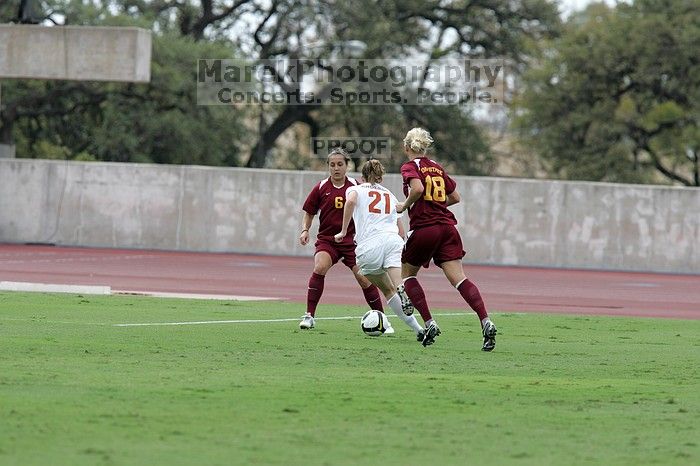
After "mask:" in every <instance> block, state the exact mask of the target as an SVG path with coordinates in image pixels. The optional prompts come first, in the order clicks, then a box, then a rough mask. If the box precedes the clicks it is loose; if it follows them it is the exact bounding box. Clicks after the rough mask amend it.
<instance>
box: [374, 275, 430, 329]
mask: <svg viewBox="0 0 700 466" xmlns="http://www.w3.org/2000/svg"><path fill="white" fill-rule="evenodd" d="M384 275H385V277H386V279H385V282H386V284H387V285H388V286H387V287H386V288H381V287H380V288H381V289H382V292H383V293H384V296H385V297H386V302H387V304H388V305H389V307H390V308H391V310H392V311H394V314H396V316H397V317H398V318H399V319H401V320H403V321H404V323H405V324H406V325H408V326H409V327H410V328H411V329H412V330H413V331H414V332H416V336H418V337H420V340H419V341H423V336H424V335H423V334H424V331H423V327H421V326H420V324H419V323H418V321H417V320H416V317H415V316H414V315H406V313H405V312H404V304H403V301H402V299H401V296H400V295H399V293H398V292H397V288H398V287H397V286H396V284H397V283H401V268H399V267H389V268H387V269H386V273H385V274H384Z"/></svg>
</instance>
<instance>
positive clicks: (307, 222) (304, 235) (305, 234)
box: [299, 212, 314, 246]
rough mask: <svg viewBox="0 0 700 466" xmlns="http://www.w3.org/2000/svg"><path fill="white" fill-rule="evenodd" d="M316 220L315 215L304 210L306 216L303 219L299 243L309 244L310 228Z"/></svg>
mask: <svg viewBox="0 0 700 466" xmlns="http://www.w3.org/2000/svg"><path fill="white" fill-rule="evenodd" d="M313 221H314V216H313V215H311V214H310V213H308V212H304V217H303V218H302V220H301V234H300V235H299V243H300V244H301V245H302V246H306V245H307V244H309V228H311V223H312V222H313Z"/></svg>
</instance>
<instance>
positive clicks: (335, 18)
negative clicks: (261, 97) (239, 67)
mask: <svg viewBox="0 0 700 466" xmlns="http://www.w3.org/2000/svg"><path fill="white" fill-rule="evenodd" d="M290 3H291V4H293V5H289V4H283V3H281V2H272V4H271V7H270V9H269V10H268V12H267V14H266V15H264V16H262V19H261V20H260V21H259V22H258V25H257V27H256V28H255V33H254V34H253V39H254V43H249V44H247V49H249V50H250V51H251V52H253V53H255V54H256V55H257V57H259V58H272V57H275V56H290V57H298V56H302V54H304V53H306V54H309V53H310V52H313V51H308V50H304V48H303V47H302V46H301V45H300V44H302V39H303V38H309V39H310V42H312V43H316V44H325V48H321V49H320V50H319V51H316V52H315V53H313V55H314V56H316V57H319V56H329V55H332V54H333V53H334V52H337V51H338V49H339V48H340V49H342V44H343V43H344V42H346V41H348V40H359V41H362V42H364V43H365V44H367V49H366V52H365V54H364V56H365V57H367V58H379V57H393V58H400V57H409V56H422V57H424V60H425V61H426V62H427V61H429V60H432V59H435V58H444V57H448V56H453V57H454V56H457V57H460V58H470V57H471V58H491V57H501V58H508V59H511V60H512V61H513V63H515V64H516V65H520V64H522V62H523V60H524V58H525V56H526V55H527V54H528V53H529V52H528V51H529V50H530V48H531V46H532V43H533V42H536V41H538V40H540V39H542V38H544V37H549V36H550V35H551V34H553V33H556V30H557V28H558V25H559V19H558V16H557V11H556V8H555V6H554V5H553V4H551V3H548V2H546V1H544V0H525V1H513V2H508V3H507V4H506V3H504V2H502V1H499V0H482V1H479V2H472V1H453V2H444V1H438V0H433V1H427V2H426V1H417V0H382V1H378V2H375V1H370V0H362V1H358V2H335V1H309V2H290ZM285 20H286V21H288V22H289V24H285V22H284V21H285ZM434 38H436V39H434ZM242 48H243V49H244V50H245V49H246V44H245V43H243V44H242ZM341 51H342V50H341ZM325 66H332V65H329V64H328V63H326V64H325ZM517 69H518V68H517V66H516V67H515V68H513V70H514V71H515V70H517ZM287 84H288V85H289V86H292V87H290V88H291V89H292V90H293V89H294V88H293V86H294V85H295V83H291V82H290V83H287ZM319 94H320V95H322V96H323V99H322V102H320V103H318V102H314V103H311V104H306V105H297V104H294V105H287V106H284V107H282V109H281V110H280V111H279V112H278V113H276V114H275V113H273V114H269V113H268V114H266V115H264V116H262V117H261V120H262V121H261V125H260V127H261V130H260V135H259V139H258V142H257V143H256V145H255V146H254V148H253V150H252V154H251V157H250V159H249V160H248V164H247V165H248V166H249V167H261V166H264V165H265V164H266V163H267V160H268V156H269V151H270V149H271V148H272V147H273V146H274V144H275V142H276V141H277V138H279V137H280V135H281V134H282V133H284V132H285V131H286V130H287V129H289V128H290V127H292V126H293V125H295V124H297V123H304V124H307V125H308V126H309V127H310V128H311V133H312V135H314V134H316V132H318V131H319V129H320V128H321V127H322V126H323V125H322V124H320V123H319V121H318V120H319V119H322V118H323V116H324V115H325V114H326V112H327V107H326V106H324V105H323V104H324V103H325V102H327V100H328V96H327V95H326V94H324V93H323V91H322V90H321V91H320V92H319ZM322 108H323V110H322ZM342 110H345V109H342ZM374 110H375V111H376V110H378V109H376V107H375V109H374ZM368 111H369V112H371V111H372V110H364V111H363V110H360V111H352V112H350V111H349V113H351V114H352V113H355V114H357V115H359V117H360V119H359V120H358V123H357V125H358V126H362V124H363V122H366V121H368V120H369V121H373V120H374V121H376V119H368V118H367V116H366V114H367V112H368ZM378 111H381V112H386V113H388V115H390V116H393V118H391V120H393V125H394V126H395V125H396V121H397V119H399V120H403V121H404V122H405V125H406V126H410V125H413V124H424V125H425V126H427V127H428V129H430V130H432V131H443V132H446V131H447V130H448V129H449V133H448V135H447V137H445V138H443V140H444V141H450V142H451V144H450V145H451V146H452V147H450V148H449V149H450V150H448V154H451V155H452V157H453V159H454V160H455V162H457V167H458V168H459V169H460V172H461V170H466V171H467V172H469V170H470V168H476V167H479V165H480V163H479V159H487V158H488V157H487V154H486V144H485V143H484V139H483V137H482V135H481V134H480V132H479V131H478V129H477V128H476V125H474V124H473V123H472V119H471V118H470V116H469V113H468V112H465V111H464V110H463V109H460V108H458V107H452V108H449V107H443V108H440V109H437V108H429V107H416V106H400V105H399V106H393V107H392V106H389V107H385V108H381V110H378ZM331 112H332V111H331ZM436 115H440V118H435V116H436ZM446 122H450V123H458V122H461V124H446ZM349 126H352V125H349ZM376 127H377V126H376V124H375V128H376ZM482 168H485V167H480V168H479V169H477V170H474V171H472V173H474V172H476V173H480V172H482V170H481V169H482Z"/></svg>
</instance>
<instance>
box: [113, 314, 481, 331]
mask: <svg viewBox="0 0 700 466" xmlns="http://www.w3.org/2000/svg"><path fill="white" fill-rule="evenodd" d="M433 315H434V316H439V317H445V316H450V317H451V316H466V315H471V313H467V312H448V313H441V314H433ZM361 317H362V316H361V315H356V316H342V317H316V320H353V319H358V320H359V319H360V318H361ZM298 320H299V318H287V319H237V320H201V321H185V322H139V323H126V324H112V325H113V326H114V327H166V326H175V325H214V324H258V323H277V322H297V321H298Z"/></svg>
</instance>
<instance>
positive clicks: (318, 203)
mask: <svg viewBox="0 0 700 466" xmlns="http://www.w3.org/2000/svg"><path fill="white" fill-rule="evenodd" d="M349 161H350V157H349V156H348V154H347V152H345V150H343V149H340V148H337V149H333V150H332V151H331V152H330V154H328V160H327V163H328V172H329V173H330V176H329V177H328V178H326V179H324V180H322V181H321V182H320V183H318V184H317V185H316V186H314V188H313V189H312V190H311V192H310V193H309V195H308V196H307V198H306V202H304V207H303V210H304V217H303V220H302V225H301V228H302V230H301V235H300V236H299V242H300V243H301V244H302V246H305V245H306V244H308V242H309V228H311V222H312V221H313V219H314V216H316V214H317V213H318V212H319V211H320V216H319V222H320V223H319V227H318V236H317V237H316V238H317V241H316V253H315V254H314V271H313V273H312V274H311V278H310V279H309V290H308V293H307V297H306V314H305V315H304V317H303V318H302V320H301V322H300V323H299V328H301V329H310V328H313V327H314V325H315V322H314V316H315V315H316V306H317V305H318V302H319V301H320V299H321V295H322V294H323V284H324V280H325V278H326V273H327V272H328V270H329V269H330V268H331V267H332V266H333V265H334V264H336V263H337V262H338V261H339V260H341V259H342V260H343V264H345V265H346V266H347V267H348V268H349V269H350V270H352V273H353V274H354V275H355V279H356V280H357V283H359V284H360V286H361V287H362V292H363V293H364V295H365V300H366V301H367V304H368V305H369V308H370V309H376V310H378V311H384V307H383V306H382V300H381V298H380V296H379V289H378V288H377V287H376V286H375V285H373V284H372V283H371V282H370V281H369V280H367V278H365V277H364V276H363V275H361V274H360V273H359V267H358V266H357V264H356V262H355V242H354V241H353V238H354V236H355V226H354V224H350V227H349V228H348V234H347V236H346V237H345V238H344V239H343V241H342V242H340V243H337V242H336V241H335V234H336V233H339V232H340V229H341V227H342V225H343V208H344V207H345V191H346V190H347V189H348V188H349V187H350V186H355V185H357V184H358V183H357V181H356V180H354V179H352V178H348V177H347V176H345V174H346V173H347V171H348V162H349ZM392 330H393V329H392Z"/></svg>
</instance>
